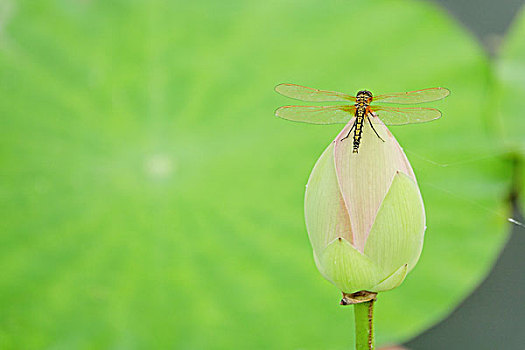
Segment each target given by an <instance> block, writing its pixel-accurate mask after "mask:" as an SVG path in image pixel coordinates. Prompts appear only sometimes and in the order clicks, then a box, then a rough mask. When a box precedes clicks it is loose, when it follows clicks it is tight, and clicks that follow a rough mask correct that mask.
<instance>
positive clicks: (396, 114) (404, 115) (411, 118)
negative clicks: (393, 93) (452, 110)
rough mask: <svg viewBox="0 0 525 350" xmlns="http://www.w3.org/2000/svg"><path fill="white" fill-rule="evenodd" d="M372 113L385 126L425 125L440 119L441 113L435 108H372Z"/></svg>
mask: <svg viewBox="0 0 525 350" xmlns="http://www.w3.org/2000/svg"><path fill="white" fill-rule="evenodd" d="M372 111H373V112H374V114H375V115H376V116H377V117H379V119H381V120H382V121H383V123H385V124H387V125H404V124H415V123H425V122H429V121H431V120H434V119H439V118H440V117H441V112H440V111H439V110H438V109H435V108H423V107H413V108H397V107H387V106H374V107H372Z"/></svg>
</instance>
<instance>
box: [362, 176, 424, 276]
mask: <svg viewBox="0 0 525 350" xmlns="http://www.w3.org/2000/svg"><path fill="white" fill-rule="evenodd" d="M424 232H425V212H424V208H423V201H422V199H421V194H420V193H419V188H418V187H417V185H416V183H415V182H414V181H413V180H412V179H411V178H410V177H408V176H406V175H405V174H402V173H397V174H396V175H395V176H394V180H393V182H392V186H391V187H390V190H389V191H388V193H387V195H386V197H385V199H384V201H383V203H382V204H381V207H380V208H379V212H378V213H377V217H376V220H375V222H374V224H373V226H372V229H371V230H370V235H369V236H368V240H367V242H366V245H365V254H366V255H367V256H368V257H370V259H372V261H374V263H376V264H377V265H378V266H379V267H380V268H381V269H383V270H384V271H385V272H387V273H389V274H390V273H393V272H394V271H395V270H396V269H398V268H399V266H401V265H404V264H406V263H408V271H410V270H411V269H412V268H413V267H414V265H415V264H416V262H417V260H418V259H419V255H420V254H421V249H422V247H423V236H424Z"/></svg>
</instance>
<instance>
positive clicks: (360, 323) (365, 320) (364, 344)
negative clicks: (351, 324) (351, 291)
mask: <svg viewBox="0 0 525 350" xmlns="http://www.w3.org/2000/svg"><path fill="white" fill-rule="evenodd" d="M373 312H374V300H371V301H367V302H365V303H359V304H355V305H354V315H355V348H356V350H374V328H373V326H374V314H373Z"/></svg>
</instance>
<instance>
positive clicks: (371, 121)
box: [368, 113, 385, 142]
mask: <svg viewBox="0 0 525 350" xmlns="http://www.w3.org/2000/svg"><path fill="white" fill-rule="evenodd" d="M370 114H372V113H370ZM372 115H373V114H372ZM368 122H369V123H370V126H371V127H372V130H374V132H375V133H376V135H377V137H379V139H380V140H381V141H383V142H385V140H383V138H382V137H381V136H379V134H378V133H377V131H376V129H374V125H373V124H372V121H371V120H370V117H368Z"/></svg>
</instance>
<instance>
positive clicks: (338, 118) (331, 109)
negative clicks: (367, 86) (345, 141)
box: [275, 106, 355, 124]
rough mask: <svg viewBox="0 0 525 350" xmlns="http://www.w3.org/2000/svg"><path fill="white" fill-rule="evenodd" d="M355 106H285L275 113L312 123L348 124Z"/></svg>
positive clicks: (290, 118) (293, 119) (296, 120)
mask: <svg viewBox="0 0 525 350" xmlns="http://www.w3.org/2000/svg"><path fill="white" fill-rule="evenodd" d="M354 113H355V107H354V106H284V107H280V108H278V109H277V110H276V111H275V115H276V116H278V117H280V118H283V119H287V120H292V121H295V122H303V123H310V124H346V123H348V121H349V120H350V119H351V118H352V117H353V116H354Z"/></svg>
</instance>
